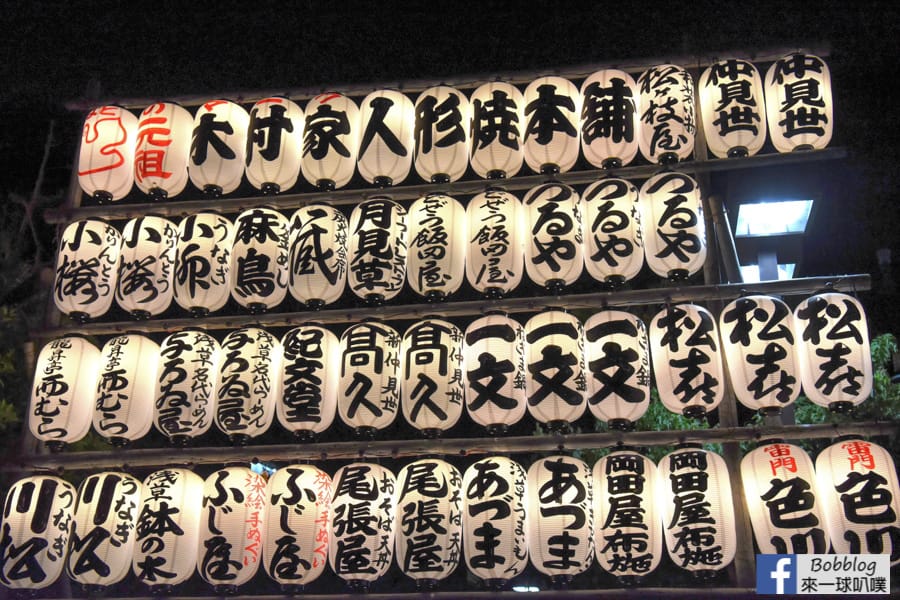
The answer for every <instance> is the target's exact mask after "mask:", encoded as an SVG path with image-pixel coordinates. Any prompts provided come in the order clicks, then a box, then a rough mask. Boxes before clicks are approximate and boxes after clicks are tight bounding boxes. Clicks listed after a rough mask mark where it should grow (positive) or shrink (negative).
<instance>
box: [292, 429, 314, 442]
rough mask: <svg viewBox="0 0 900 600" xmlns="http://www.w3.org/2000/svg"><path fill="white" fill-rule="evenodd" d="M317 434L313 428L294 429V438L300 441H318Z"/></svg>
mask: <svg viewBox="0 0 900 600" xmlns="http://www.w3.org/2000/svg"><path fill="white" fill-rule="evenodd" d="M317 435H318V434H316V432H315V431H313V430H312V429H297V430H295V431H294V440H295V441H297V442H300V443H310V442H314V441H316V437H317Z"/></svg>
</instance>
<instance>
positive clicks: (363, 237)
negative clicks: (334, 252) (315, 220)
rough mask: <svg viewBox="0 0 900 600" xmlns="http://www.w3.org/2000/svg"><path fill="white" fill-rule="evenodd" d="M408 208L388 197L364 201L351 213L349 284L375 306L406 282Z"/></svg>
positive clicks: (387, 298)
mask: <svg viewBox="0 0 900 600" xmlns="http://www.w3.org/2000/svg"><path fill="white" fill-rule="evenodd" d="M406 223H407V216H406V209H404V208H403V207H402V206H400V205H399V204H397V203H396V202H392V201H391V200H389V199H387V198H373V199H370V200H366V201H364V202H360V203H359V204H357V205H356V206H355V207H354V208H353V212H352V213H351V214H350V244H349V256H350V265H349V272H348V273H347V283H348V285H349V286H350V289H351V290H353V293H354V294H356V296H357V297H359V298H365V299H366V300H367V301H369V302H371V303H375V304H377V303H380V302H383V301H385V300H390V299H391V298H393V297H394V296H396V295H397V294H398V293H400V290H401V289H403V281H404V280H405V279H406V251H407V250H406V249H407V239H408V235H407V230H406V227H407V225H406Z"/></svg>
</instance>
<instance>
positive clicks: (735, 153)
mask: <svg viewBox="0 0 900 600" xmlns="http://www.w3.org/2000/svg"><path fill="white" fill-rule="evenodd" d="M745 156H750V152H749V151H748V150H747V147H746V146H735V147H734V148H729V149H728V158H744V157H745Z"/></svg>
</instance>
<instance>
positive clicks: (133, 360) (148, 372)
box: [93, 333, 159, 446]
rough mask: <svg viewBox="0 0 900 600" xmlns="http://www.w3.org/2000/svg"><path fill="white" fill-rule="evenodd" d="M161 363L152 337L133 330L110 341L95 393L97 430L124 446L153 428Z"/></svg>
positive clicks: (95, 426) (104, 347)
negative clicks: (157, 378) (135, 332)
mask: <svg viewBox="0 0 900 600" xmlns="http://www.w3.org/2000/svg"><path fill="white" fill-rule="evenodd" d="M158 363H159V346H157V345H156V342H154V341H153V340H151V339H150V338H148V337H145V336H143V335H138V334H134V333H129V334H125V335H121V336H118V337H114V338H112V339H111V340H109V341H108V342H106V344H105V345H104V346H103V352H102V353H101V355H100V375H99V377H98V378H97V387H96V390H95V392H94V395H93V397H94V398H95V399H96V400H95V404H94V416H93V423H94V430H95V431H96V432H97V433H99V434H100V435H102V436H103V437H105V438H107V439H109V440H110V442H112V443H113V444H115V445H121V446H124V445H127V444H128V443H129V442H133V441H134V440H137V439H140V438H142V437H143V436H144V435H146V434H147V432H148V431H150V425H152V424H153V408H154V406H155V404H156V375H157V365H158Z"/></svg>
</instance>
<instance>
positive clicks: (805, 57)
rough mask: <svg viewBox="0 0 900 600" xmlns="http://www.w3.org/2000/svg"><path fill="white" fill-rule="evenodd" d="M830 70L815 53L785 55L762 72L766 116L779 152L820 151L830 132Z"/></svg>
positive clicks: (829, 139) (831, 108) (832, 123)
mask: <svg viewBox="0 0 900 600" xmlns="http://www.w3.org/2000/svg"><path fill="white" fill-rule="evenodd" d="M833 113H834V106H833V101H832V97H831V72H830V71H829V70H828V65H826V64H825V61H824V60H822V59H821V58H819V57H818V56H813V55H811V54H800V53H797V54H788V55H787V56H784V57H782V58H780V59H778V60H777V61H775V62H774V63H773V64H772V66H771V67H769V70H768V71H767V72H766V116H767V118H768V122H769V135H770V136H771V138H772V144H773V145H774V146H775V149H776V150H778V151H779V152H792V151H794V150H821V149H823V148H825V147H827V146H828V143H829V142H830V141H831V135H832V133H833V131H834V114H833Z"/></svg>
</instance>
